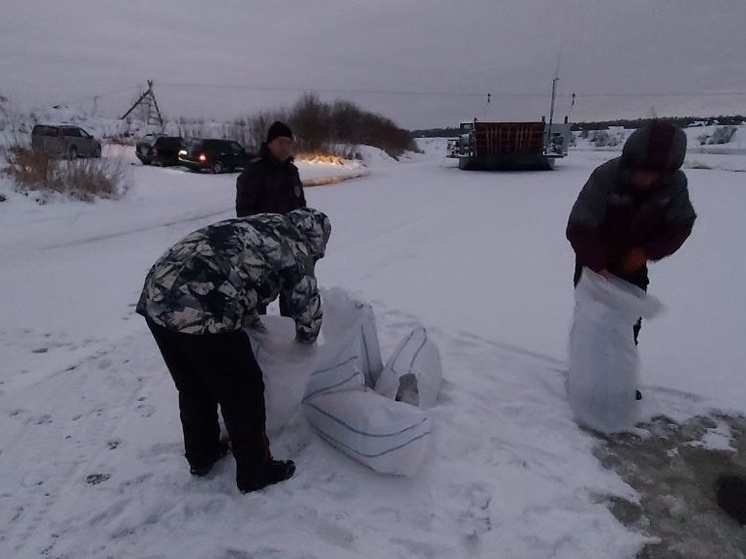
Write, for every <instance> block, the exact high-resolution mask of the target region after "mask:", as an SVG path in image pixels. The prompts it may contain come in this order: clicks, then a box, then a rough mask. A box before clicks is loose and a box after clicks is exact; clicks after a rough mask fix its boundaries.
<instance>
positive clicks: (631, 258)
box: [623, 247, 648, 273]
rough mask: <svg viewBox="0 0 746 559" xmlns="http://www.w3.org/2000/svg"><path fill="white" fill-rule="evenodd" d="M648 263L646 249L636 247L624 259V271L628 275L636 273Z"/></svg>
mask: <svg viewBox="0 0 746 559" xmlns="http://www.w3.org/2000/svg"><path fill="white" fill-rule="evenodd" d="M647 261H648V255H647V254H646V253H645V249H644V248H639V247H635V248H633V249H630V251H629V252H628V253H627V256H626V258H625V259H624V266H623V268H624V271H625V272H627V273H631V272H636V271H637V270H639V269H640V268H642V267H643V266H644V265H645V264H646V263H647Z"/></svg>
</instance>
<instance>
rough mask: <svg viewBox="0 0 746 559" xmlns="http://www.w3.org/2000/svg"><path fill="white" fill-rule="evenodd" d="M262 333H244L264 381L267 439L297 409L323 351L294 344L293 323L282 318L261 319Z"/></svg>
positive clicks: (315, 347)
mask: <svg viewBox="0 0 746 559" xmlns="http://www.w3.org/2000/svg"><path fill="white" fill-rule="evenodd" d="M261 321H262V324H263V325H264V330H265V331H264V332H261V331H258V330H251V329H249V330H247V333H248V334H249V338H250V339H251V347H252V349H253V350H254V356H255V357H256V361H257V363H258V364H259V367H260V368H261V370H262V376H263V379H264V401H265V407H266V413H267V434H268V435H269V437H270V438H272V437H273V436H275V435H277V433H279V431H280V430H281V429H282V428H283V427H284V426H285V424H286V423H287V422H288V421H289V420H290V418H291V417H292V416H293V414H294V413H296V412H297V411H298V409H299V408H300V403H301V400H302V399H303V396H304V395H305V393H306V386H307V384H308V379H309V377H310V375H311V372H312V371H313V370H314V369H315V368H316V363H317V362H318V359H319V358H320V357H323V355H324V352H323V351H321V350H322V348H321V347H317V346H316V345H305V344H299V343H297V342H296V341H295V323H294V322H293V320H292V319H291V318H286V317H284V316H273V315H272V316H262V317H261Z"/></svg>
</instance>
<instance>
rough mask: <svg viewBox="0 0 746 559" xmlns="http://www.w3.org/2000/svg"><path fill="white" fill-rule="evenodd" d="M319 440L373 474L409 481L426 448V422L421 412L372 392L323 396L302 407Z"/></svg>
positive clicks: (428, 424) (427, 423)
mask: <svg viewBox="0 0 746 559" xmlns="http://www.w3.org/2000/svg"><path fill="white" fill-rule="evenodd" d="M303 409H304V412H305V415H306V418H307V419H308V421H309V423H310V424H311V425H312V426H313V428H314V429H315V431H316V432H317V433H318V434H319V436H320V437H321V438H322V439H324V440H325V441H327V442H328V443H329V444H331V445H332V446H334V447H335V448H337V449H338V450H340V451H341V452H343V453H345V454H347V455H348V456H350V457H351V458H354V459H355V460H357V461H359V462H361V463H362V464H365V465H366V466H368V467H370V468H372V469H373V470H375V471H377V472H380V473H384V474H394V475H403V476H412V475H414V474H416V473H417V472H418V471H419V470H420V469H421V468H422V464H423V462H424V460H425V457H426V454H427V451H428V447H429V445H430V442H429V441H430V434H431V426H430V425H431V424H430V419H429V418H428V417H427V416H426V415H425V412H424V411H423V410H420V409H418V408H415V407H413V406H409V405H406V404H403V403H400V402H395V401H394V400H391V399H389V398H385V397H383V396H380V395H379V394H377V393H375V392H373V391H372V390H368V389H365V390H353V391H345V392H327V393H324V394H320V395H318V396H316V397H314V398H308V399H306V400H304V402H303Z"/></svg>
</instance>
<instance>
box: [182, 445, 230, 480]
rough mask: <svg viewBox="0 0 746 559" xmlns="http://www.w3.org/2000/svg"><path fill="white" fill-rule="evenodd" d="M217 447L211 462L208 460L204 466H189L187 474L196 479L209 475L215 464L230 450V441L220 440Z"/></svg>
mask: <svg viewBox="0 0 746 559" xmlns="http://www.w3.org/2000/svg"><path fill="white" fill-rule="evenodd" d="M219 445H220V446H219V447H218V451H217V453H216V454H215V457H214V458H213V459H212V460H210V461H209V462H207V463H206V464H190V465H189V473H190V474H192V475H193V476H197V477H202V476H206V475H207V474H209V473H210V471H211V470H212V467H213V466H214V465H215V463H216V462H217V461H218V460H220V459H221V458H224V457H225V456H226V455H227V454H228V452H229V451H230V449H231V445H230V441H228V439H223V440H221V441H220V443H219Z"/></svg>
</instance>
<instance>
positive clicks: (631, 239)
mask: <svg viewBox="0 0 746 559" xmlns="http://www.w3.org/2000/svg"><path fill="white" fill-rule="evenodd" d="M685 153H686V135H685V134H684V132H683V130H681V129H680V128H677V127H675V126H674V125H672V124H670V123H667V122H664V121H660V120H654V121H652V122H650V123H648V124H646V125H644V126H642V127H641V128H639V129H638V130H635V131H634V132H633V133H632V134H631V135H630V137H629V138H628V139H627V142H626V143H625V144H624V148H623V150H622V156H621V157H618V158H616V159H612V160H611V161H608V162H606V163H604V164H603V165H601V166H599V167H597V168H596V169H595V170H594V171H593V173H592V174H591V176H590V178H589V179H588V181H587V182H586V183H585V186H583V189H582V190H581V192H580V195H579V196H578V199H577V201H576V202H575V205H574V206H573V208H572V211H571V212H570V219H569V221H568V224H567V233H566V234H567V239H568V240H569V241H570V243H571V244H572V248H573V249H574V251H575V256H576V260H575V277H574V281H575V284H576V285H577V283H578V280H579V279H580V275H581V273H582V268H583V267H587V268H589V269H591V270H593V271H594V272H596V273H598V274H601V275H603V276H606V277H608V276H610V275H615V276H618V277H620V278H622V279H624V280H626V281H628V282H630V283H632V284H634V285H636V286H638V287H639V288H641V289H643V290H647V286H648V268H647V262H648V261H656V260H660V259H662V258H665V257H666V256H670V255H671V254H673V253H674V252H676V251H677V250H678V249H679V248H680V247H681V245H682V244H684V241H685V240H686V239H687V237H689V235H690V233H691V232H692V226H693V225H694V220H695V218H696V214H695V212H694V209H693V208H692V204H691V202H690V201H689V190H688V189H687V180H686V175H684V173H683V171H681V169H680V167H681V165H682V164H683V162H684V155H685ZM639 329H640V323H639V322H638V324H637V325H636V326H635V331H634V336H635V342H636V341H637V334H638V332H639Z"/></svg>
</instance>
